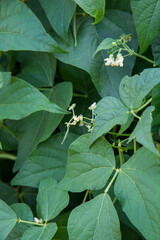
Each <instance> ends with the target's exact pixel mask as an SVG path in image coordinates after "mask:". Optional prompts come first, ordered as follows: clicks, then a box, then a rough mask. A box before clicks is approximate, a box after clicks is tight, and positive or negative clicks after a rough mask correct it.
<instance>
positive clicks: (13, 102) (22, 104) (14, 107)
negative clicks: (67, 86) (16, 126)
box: [0, 77, 67, 120]
mask: <svg viewBox="0 0 160 240" xmlns="http://www.w3.org/2000/svg"><path fill="white" fill-rule="evenodd" d="M40 110H45V111H48V112H52V113H57V114H66V113H67V112H66V111H65V110H63V109H62V108H60V107H59V106H57V105H56V104H55V103H51V102H50V101H49V100H48V99H47V98H46V97H45V96H44V95H43V94H42V93H40V92H39V91H38V90H37V89H36V88H34V87H33V86H31V85H30V84H28V83H26V82H25V81H23V80H21V79H18V78H14V77H12V83H11V84H10V85H8V86H7V87H5V88H4V89H3V88H2V89H1V90H0V119H5V118H7V119H14V120H18V119H21V118H23V117H26V116H27V115H29V114H31V113H33V112H37V111H40Z"/></svg>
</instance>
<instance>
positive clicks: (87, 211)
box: [68, 194, 121, 240]
mask: <svg viewBox="0 0 160 240" xmlns="http://www.w3.org/2000/svg"><path fill="white" fill-rule="evenodd" d="M68 233H69V239H70V240H75V239H76V240H82V239H83V240H88V239H93V240H106V239H107V240H120V239H121V233H120V224H119V219H118V216H117V212H116V210H115V208H114V206H113V204H112V201H111V199H110V197H109V195H108V194H100V195H98V196H97V197H95V198H94V199H92V200H91V201H89V202H86V203H84V204H82V205H80V206H78V207H76V208H75V209H74V210H73V211H72V212H71V214H70V217H69V221H68Z"/></svg>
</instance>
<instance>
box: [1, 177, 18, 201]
mask: <svg viewBox="0 0 160 240" xmlns="http://www.w3.org/2000/svg"><path fill="white" fill-rule="evenodd" d="M0 199H2V200H3V201H4V202H5V203H7V204H8V205H10V204H12V203H15V202H18V198H17V193H16V191H15V190H14V189H13V188H11V187H10V186H9V185H8V184H6V183H3V182H2V181H0Z"/></svg>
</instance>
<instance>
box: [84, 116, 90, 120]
mask: <svg viewBox="0 0 160 240" xmlns="http://www.w3.org/2000/svg"><path fill="white" fill-rule="evenodd" d="M83 118H84V119H87V120H89V121H91V120H92V119H91V118H87V117H84V116H83Z"/></svg>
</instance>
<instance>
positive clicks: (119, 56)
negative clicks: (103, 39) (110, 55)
mask: <svg viewBox="0 0 160 240" xmlns="http://www.w3.org/2000/svg"><path fill="white" fill-rule="evenodd" d="M123 60H124V58H123V56H122V54H121V53H118V54H117V58H116V62H115V63H116V66H120V67H123Z"/></svg>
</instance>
